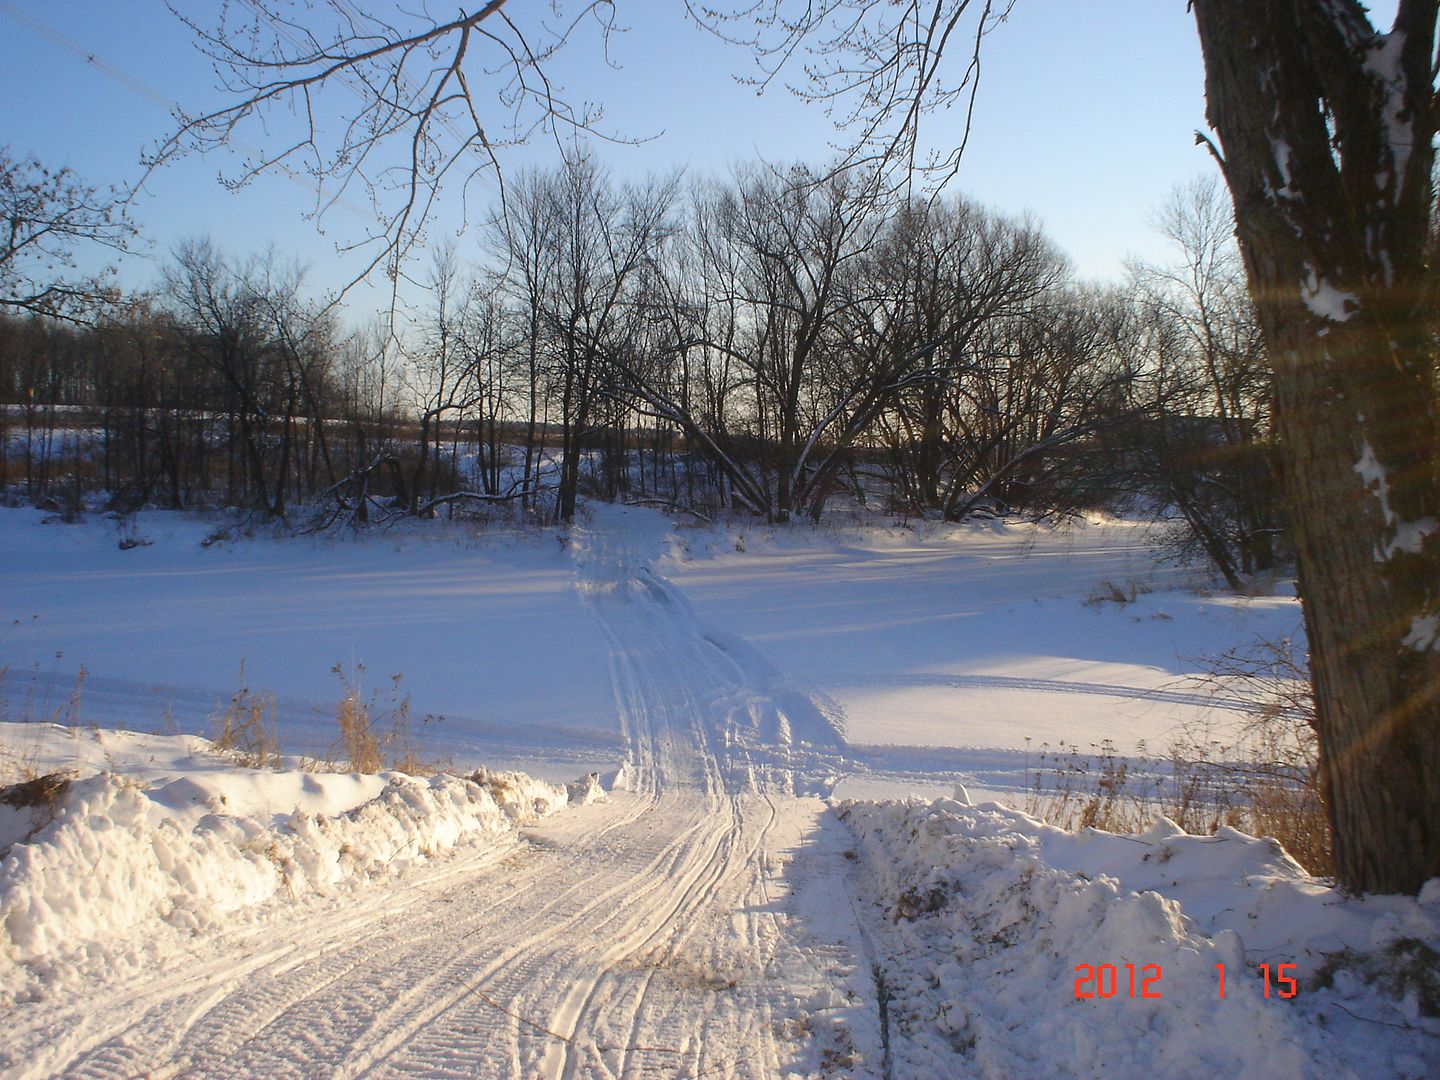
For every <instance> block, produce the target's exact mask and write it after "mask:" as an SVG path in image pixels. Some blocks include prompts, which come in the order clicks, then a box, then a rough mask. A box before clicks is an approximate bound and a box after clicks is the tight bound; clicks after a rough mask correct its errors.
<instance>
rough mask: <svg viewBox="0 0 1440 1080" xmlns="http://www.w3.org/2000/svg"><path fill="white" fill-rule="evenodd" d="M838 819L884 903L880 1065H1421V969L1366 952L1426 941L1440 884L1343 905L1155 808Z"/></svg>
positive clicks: (1279, 853) (1279, 865)
mask: <svg viewBox="0 0 1440 1080" xmlns="http://www.w3.org/2000/svg"><path fill="white" fill-rule="evenodd" d="M838 814H839V816H840V817H841V818H842V820H844V822H845V823H846V825H847V826H848V827H849V829H850V831H851V833H852V834H853V838H854V843H855V849H854V850H853V851H852V853H851V854H852V855H853V856H854V858H855V859H856V861H857V862H858V863H859V865H860V868H861V870H862V873H861V874H860V875H859V877H860V881H861V882H862V888H863V889H864V890H865V892H866V893H867V895H866V896H865V899H868V900H869V901H870V902H871V904H872V905H873V906H874V908H875V909H878V910H877V911H876V914H877V915H878V916H880V917H879V918H878V919H877V920H876V922H877V925H878V927H879V929H878V931H877V933H876V949H877V952H878V953H879V954H880V955H879V956H877V958H876V965H877V966H876V970H877V980H878V981H880V982H881V983H882V985H881V987H880V992H881V996H882V998H884V999H885V1000H887V1003H888V1017H889V1021H890V1027H891V1031H890V1047H891V1054H892V1058H893V1060H894V1065H895V1070H894V1072H895V1075H907V1076H908V1075H914V1076H919V1075H930V1076H937V1077H939V1076H959V1075H965V1076H974V1075H980V1076H993V1077H1014V1076H1042V1075H1067V1076H1096V1077H1099V1076H1108V1077H1116V1076H1150V1075H1157V1076H1171V1077H1215V1076H1286V1077H1302V1076H1305V1077H1308V1076H1400V1077H1411V1076H1415V1077H1419V1076H1426V1075H1435V1074H1434V1072H1433V1071H1431V1070H1433V1069H1434V1068H1435V1067H1436V1065H1437V1064H1440V1055H1437V1052H1436V1039H1437V1037H1440V1019H1437V1018H1436V1016H1435V1015H1434V1013H1433V1010H1434V1008H1435V1004H1436V1003H1435V1002H1434V1001H1432V1000H1427V997H1426V994H1427V989H1426V977H1427V976H1425V975H1424V974H1423V973H1422V972H1417V973H1416V974H1417V976H1418V977H1417V978H1416V979H1415V982H1414V984H1413V985H1409V986H1406V985H1400V984H1393V985H1392V986H1391V987H1390V990H1391V991H1392V992H1391V993H1388V994H1387V993H1381V992H1380V987H1379V985H1378V984H1377V983H1376V981H1375V980H1374V978H1373V975H1374V967H1375V965H1374V964H1373V963H1372V962H1371V961H1373V960H1374V959H1376V958H1379V960H1380V962H1381V963H1382V964H1385V965H1388V966H1389V967H1390V968H1391V969H1392V972H1398V971H1399V966H1400V962H1399V960H1398V959H1397V958H1398V957H1399V956H1401V955H1402V954H1403V953H1405V952H1406V950H1411V951H1412V952H1413V951H1416V950H1418V951H1420V952H1424V951H1425V950H1432V951H1431V952H1430V953H1429V955H1430V956H1432V957H1433V956H1434V955H1435V953H1434V952H1433V950H1435V949H1436V948H1437V947H1440V881H1437V882H1432V883H1431V885H1430V887H1429V888H1428V889H1427V891H1426V893H1425V894H1423V895H1422V897H1421V898H1420V900H1418V901H1416V900H1411V899H1407V898H1402V897H1376V898H1370V899H1363V900H1362V899H1358V898H1347V897H1343V896H1341V895H1340V894H1339V893H1337V892H1336V891H1335V890H1333V889H1330V888H1326V887H1325V886H1323V885H1321V884H1319V883H1317V882H1316V881H1315V880H1314V879H1313V878H1310V877H1309V876H1308V875H1306V874H1305V873H1304V871H1302V870H1301V869H1300V868H1299V866H1297V865H1296V864H1295V863H1294V861H1293V860H1291V859H1290V857H1289V856H1288V855H1286V854H1285V853H1284V851H1283V850H1282V849H1281V848H1280V846H1279V845H1278V844H1276V843H1275V842H1274V841H1273V840H1264V839H1255V838H1253V837H1249V836H1246V835H1244V834H1243V833H1240V832H1237V831H1235V830H1233V829H1222V830H1221V831H1220V832H1218V833H1217V834H1216V835H1215V836H1188V835H1185V834H1184V833H1182V832H1181V831H1180V830H1179V829H1178V828H1177V827H1175V826H1174V825H1173V824H1170V823H1169V822H1166V821H1164V820H1163V819H1162V820H1161V821H1159V822H1157V823H1156V825H1155V826H1154V827H1153V828H1151V829H1150V830H1149V831H1147V832H1145V833H1142V834H1139V835H1136V836H1118V835H1112V834H1108V833H1102V832H1099V831H1097V830H1093V829H1091V830H1084V831H1081V832H1078V833H1071V832H1065V831H1063V830H1060V829H1056V828H1052V827H1050V826H1047V825H1044V824H1042V823H1041V822H1038V821H1036V820H1034V819H1033V818H1030V817H1029V816H1027V815H1026V814H1023V813H1021V812H1019V811H1015V810H1010V809H1008V808H1006V807H1004V806H1002V805H1000V804H998V803H986V804H982V805H979V806H969V805H966V804H964V803H962V802H957V801H955V800H952V799H940V800H937V801H934V802H921V801H910V802H900V803H880V804H876V803H861V802H851V803H845V804H842V805H841V806H840V807H839V809H838ZM872 910H873V909H872ZM1262 964H1269V965H1270V976H1271V977H1270V983H1269V987H1268V993H1267V987H1266V982H1265V979H1264V969H1263V968H1262V967H1261V965H1262ZM1281 964H1284V965H1287V966H1286V968H1285V969H1284V972H1283V974H1284V975H1285V976H1286V977H1287V978H1295V979H1296V980H1297V981H1296V983H1295V985H1296V987H1297V988H1298V989H1297V992H1296V994H1295V995H1294V996H1287V997H1282V996H1281V991H1282V990H1284V989H1288V986H1289V984H1282V983H1280V982H1279V975H1280V974H1282V972H1281V971H1280V967H1279V966H1280V965H1281ZM1082 965H1089V974H1090V977H1089V978H1087V977H1086V976H1087V969H1086V968H1085V967H1083V966H1082ZM1102 965H1107V966H1108V969H1109V970H1108V971H1107V972H1106V977H1105V978H1104V979H1103V980H1102V982H1101V983H1100V984H1099V986H1098V987H1097V984H1096V982H1095V980H1094V975H1093V972H1094V971H1095V969H1098V968H1100V967H1101V966H1102ZM1127 965H1128V967H1127ZM1217 965H1220V966H1223V974H1224V977H1225V983H1224V990H1223V996H1222V992H1221V986H1220V977H1221V974H1222V971H1221V967H1218V966H1217ZM1347 968H1348V969H1349V970H1350V971H1351V973H1352V974H1353V975H1354V976H1355V977H1353V978H1350V977H1347V974H1346V971H1347ZM1362 971H1364V972H1365V977H1360V975H1361V972H1362ZM1132 972H1133V975H1134V980H1133V981H1132V979H1131V974H1132ZM1147 976H1153V977H1154V978H1153V982H1151V983H1149V985H1148V986H1147V985H1146V983H1145V979H1146V978H1147ZM1433 976H1434V973H1433V972H1432V973H1431V974H1430V976H1429V977H1431V978H1433ZM1147 989H1148V990H1149V991H1150V993H1149V994H1148V995H1147V994H1146V993H1145V991H1146V990H1147ZM1432 989H1433V988H1432ZM1097 990H1098V991H1099V992H1097ZM1427 1012H1428V1013H1430V1015H1426V1014H1427Z"/></svg>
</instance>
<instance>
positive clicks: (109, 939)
mask: <svg viewBox="0 0 1440 1080" xmlns="http://www.w3.org/2000/svg"><path fill="white" fill-rule="evenodd" d="M214 531H215V526H214V525H213V523H205V522H201V521H198V520H191V519H186V518H180V517H176V516H171V515H161V514H154V515H142V516H141V517H140V518H139V519H138V521H137V523H136V525H135V526H134V528H133V530H131V531H128V532H126V533H124V534H121V533H119V532H117V529H116V527H115V526H113V525H111V524H109V523H106V522H104V521H103V520H101V519H92V520H91V521H90V522H88V523H86V524H83V525H79V526H66V525H62V524H59V523H44V522H43V521H42V515H40V514H38V513H36V512H33V511H28V510H6V511H3V512H0V557H3V560H4V563H5V574H4V585H3V591H0V616H3V620H4V627H5V629H4V630H3V631H0V667H6V668H8V671H7V674H6V676H5V678H4V680H3V682H0V694H3V697H0V701H3V706H4V709H5V715H4V716H3V717H0V720H4V721H7V722H6V723H4V724H3V726H0V747H3V752H4V755H5V756H4V757H3V759H0V781H8V780H12V779H21V778H24V777H27V776H31V775H38V774H40V773H42V772H48V771H50V770H52V769H54V768H57V767H58V768H64V769H67V770H69V771H70V772H71V773H72V774H73V776H74V779H73V780H72V781H71V783H70V785H69V786H68V788H65V789H62V790H60V791H57V792H54V793H53V794H52V795H50V796H49V797H48V801H45V802H43V804H42V805H39V806H25V807H8V806H0V814H3V816H0V847H3V846H7V845H8V846H9V853H8V854H7V855H6V856H5V857H4V860H3V862H0V926H3V927H4V934H5V937H4V938H3V939H0V943H3V945H4V950H5V951H4V954H3V956H0V974H3V975H4V982H5V986H6V993H5V995H4V1005H3V1008H4V1010H5V1015H6V1019H7V1033H6V1035H5V1036H4V1037H3V1038H0V1069H3V1070H4V1071H5V1072H6V1073H7V1074H9V1073H13V1074H15V1075H54V1074H61V1073H86V1074H90V1075H117V1076H118V1075H134V1074H137V1073H144V1072H150V1071H157V1072H158V1071H163V1072H167V1073H168V1072H177V1071H178V1072H186V1071H189V1072H193V1073H197V1074H205V1075H265V1076H277V1075H316V1074H324V1075H357V1074H375V1075H386V1076H389V1075H402V1074H410V1075H413V1074H422V1075H438V1074H443V1075H457V1076H479V1075H484V1076H491V1075H495V1076H517V1077H518V1076H524V1077H530V1076H585V1077H589V1076H616V1077H620V1076H642V1075H665V1076H687V1077H689V1076H694V1077H699V1076H707V1077H709V1076H735V1077H740V1076H744V1077H750V1076H754V1077H762V1076H763V1077H769V1076H825V1077H842V1076H843V1077H860V1076H864V1077H887V1078H903V1077H929V1076H956V1077H960V1076H987V1077H1016V1076H1030V1075H1035V1076H1040V1075H1073V1076H1086V1077H1090V1076H1094V1077H1099V1076H1106V1077H1132V1076H1133V1077H1141V1076H1152V1075H1157V1076H1158V1075H1163V1076H1178V1077H1197V1078H1198V1077H1214V1076H1221V1075H1237V1076H1238V1075H1265V1076H1267V1077H1268V1076H1280V1077H1290V1076H1294V1077H1305V1076H1325V1077H1327V1078H1328V1077H1331V1076H1355V1077H1371V1076H1397V1077H1407V1078H1408V1077H1422V1076H1427V1075H1434V1073H1435V1072H1436V1070H1437V1069H1440V1022H1437V1020H1436V1019H1435V1016H1434V1011H1435V1009H1436V1008H1437V991H1436V988H1435V986H1434V983H1433V979H1434V975H1433V972H1434V963H1435V959H1434V958H1435V950H1437V949H1440V885H1437V884H1436V883H1432V885H1431V887H1430V888H1429V889H1427V891H1426V892H1425V893H1424V894H1422V896H1421V898H1420V899H1419V900H1418V901H1417V900H1408V899H1398V898H1380V899H1373V900H1368V901H1359V900H1355V899H1350V898H1345V897H1343V896H1340V895H1339V894H1337V893H1336V892H1334V891H1333V890H1331V889H1329V888H1327V887H1326V886H1325V885H1324V883H1322V882H1316V881H1314V880H1313V879H1311V878H1309V877H1308V876H1307V875H1306V874H1304V872H1303V871H1302V870H1300V868H1299V867H1298V866H1297V865H1296V864H1295V863H1294V862H1293V861H1291V860H1290V859H1289V858H1288V857H1287V856H1286V855H1285V854H1284V853H1283V852H1282V851H1281V850H1279V849H1278V847H1277V846H1276V845H1275V844H1274V843H1273V842H1269V841H1264V840H1256V839H1253V838H1250V837H1246V836H1244V835H1243V834H1240V833H1237V832H1234V831H1233V830H1222V831H1221V832H1220V833H1218V834H1216V835H1215V836H1213V837H1210V836H1207V837H1186V836H1183V835H1180V834H1179V832H1178V830H1176V829H1175V828H1174V827H1173V826H1170V825H1168V824H1167V823H1164V822H1161V823H1158V824H1157V825H1156V826H1155V827H1154V828H1152V829H1150V830H1149V831H1147V832H1145V833H1141V834H1138V835H1135V836H1129V837H1113V836H1110V835H1108V834H1101V833H1096V832H1094V831H1093V830H1090V831H1086V832H1082V833H1079V834H1073V833H1066V832H1063V831H1061V830H1058V829H1053V828H1050V827H1048V826H1045V825H1042V824H1040V823H1038V822H1036V821H1034V820H1033V819H1031V818H1029V817H1027V816H1026V815H1024V814H1023V813H1020V812H1018V810H1017V809H1016V807H1018V806H1019V805H1021V803H1022V798H1023V794H1024V788H1025V783H1026V769H1027V765H1028V766H1029V767H1030V768H1032V769H1033V767H1034V765H1035V758H1036V755H1037V754H1038V751H1039V748H1040V746H1041V745H1042V744H1047V743H1048V744H1050V745H1051V746H1055V745H1056V744H1058V743H1059V742H1060V741H1062V740H1063V741H1065V742H1068V743H1074V744H1079V745H1080V746H1082V747H1085V746H1088V745H1089V744H1092V743H1099V742H1100V741H1102V740H1107V739H1108V740H1112V741H1113V742H1114V743H1115V744H1116V745H1117V747H1118V748H1119V750H1120V751H1121V752H1122V753H1125V752H1129V751H1132V750H1133V749H1134V746H1135V744H1136V743H1137V742H1140V741H1144V742H1145V743H1146V744H1147V746H1149V747H1150V748H1151V749H1152V750H1158V751H1163V749H1164V746H1165V743H1166V740H1167V738H1169V737H1170V735H1171V734H1172V733H1173V732H1174V731H1176V730H1177V728H1179V727H1181V726H1183V725H1196V724H1206V723H1208V724H1212V725H1217V726H1223V725H1226V724H1232V723H1234V722H1236V721H1237V720H1238V719H1239V718H1240V716H1241V713H1240V712H1239V711H1238V709H1239V705H1238V701H1237V700H1233V699H1228V698H1226V697H1225V696H1224V695H1223V694H1222V695H1220V696H1218V697H1217V696H1216V695H1215V694H1214V693H1208V692H1204V691H1203V688H1202V687H1201V686H1200V684H1199V682H1198V681H1197V680H1196V678H1195V674H1196V672H1197V671H1198V670H1199V658H1201V657H1204V656H1206V655H1214V654H1217V653H1220V652H1223V651H1225V650H1227V649H1232V648H1236V647H1245V646H1248V645H1249V644H1250V643H1251V642H1252V641H1253V640H1255V639H1256V638H1271V639H1274V638H1279V637H1283V636H1287V635H1293V634H1296V633H1297V632H1298V623H1299V612H1298V608H1297V606H1296V604H1295V602H1294V600H1293V598H1290V597H1287V596H1284V595H1277V596H1262V597H1257V598H1238V599H1237V598H1235V597H1230V596H1226V595H1223V594H1219V593H1208V592H1205V591H1197V590H1196V589H1195V587H1194V586H1195V584H1196V582H1195V581H1194V580H1193V578H1192V577H1191V575H1189V574H1187V573H1185V572H1182V571H1180V570H1177V569H1175V568H1173V567H1162V566H1157V565H1156V563H1155V559H1154V556H1153V554H1152V553H1151V551H1150V549H1149V546H1148V541H1149V536H1148V532H1147V530H1146V529H1145V528H1143V527H1139V526H1134V525H1129V524H1126V523H1120V522H1110V523H1092V524H1089V525H1077V526H1075V527H1072V528H1070V529H1068V530H1064V531H1053V530H1048V529H1035V528H1031V527H1029V526H1007V525H1003V524H1000V523H984V524H976V525H971V526H965V527H956V528H949V527H938V526H934V525H920V526H917V527H914V528H908V527H899V526H895V525H891V524H871V525H864V526H859V525H857V526H853V527H844V528H827V529H822V530H813V529H809V528H807V527H796V528H793V529H789V530H783V529H771V528H749V527H746V528H742V527H738V526H735V527H729V528H712V527H705V528H698V527H690V526H684V527H676V526H675V525H673V524H672V523H671V522H669V521H667V520H666V519H664V518H662V517H661V516H660V515H658V514H656V513H654V512H650V511H642V510H633V509H632V510H626V509H623V508H613V507H603V506H596V507H591V508H588V510H587V514H586V520H585V521H584V523H583V524H579V525H577V526H576V527H575V528H573V529H572V530H569V531H568V532H565V533H555V532H536V533H511V532H499V531H496V532H488V533H487V532H481V533H467V532H465V531H463V530H460V529H458V528H449V527H440V526H437V527H435V528H433V529H431V530H427V531H421V532H403V533H401V532H396V533H391V534H384V533H374V534H371V535H367V536H363V537H361V538H360V539H358V540H355V541H352V540H349V539H344V540H340V539H336V540H316V539H275V538H270V537H252V538H243V537H235V536H231V537H227V538H224V539H221V540H220V541H219V542H212V543H209V544H208V545H207V544H202V541H204V540H206V539H207V538H209V537H210V536H211V535H212V534H213V533H214ZM125 536H133V537H137V538H140V539H143V540H148V541H150V543H148V544H142V545H140V546H134V547H130V548H128V549H126V550H122V549H121V548H120V547H119V540H121V539H123V538H124V537H125ZM1117 591H1118V593H1119V594H1120V596H1122V597H1123V599H1124V602H1117V600H1114V599H1104V597H1108V596H1111V595H1113V594H1115V593H1116V592H1117ZM1277 592H1283V589H1277ZM242 660H243V662H244V664H245V683H246V685H247V686H248V687H249V688H250V690H252V691H256V692H269V693H272V694H274V695H275V698H276V711H275V714H276V716H277V717H278V727H279V739H280V744H281V750H282V751H283V752H284V753H285V754H287V755H289V757H287V758H286V759H285V760H284V761H283V762H281V763H280V764H281V766H282V767H281V768H278V769H277V768H270V769H262V770H256V769H252V768H243V767H240V766H239V765H237V764H236V763H235V761H234V760H233V759H231V758H227V757H225V756H224V755H221V754H218V753H217V752H216V751H215V750H214V749H213V748H212V747H211V746H210V745H209V744H208V743H207V742H205V741H204V740H201V739H197V738H194V737H193V735H194V734H206V733H212V732H213V726H214V721H213V719H212V717H213V716H214V715H215V714H216V713H217V712H218V711H219V710H220V709H221V708H223V706H224V704H225V703H226V702H227V701H228V700H229V698H230V696H231V695H232V694H233V693H234V692H235V691H236V690H237V689H238V687H239V665H240V663H241V661H242ZM359 663H363V664H364V665H365V673H364V680H365V686H364V692H365V694H367V695H368V694H370V693H371V692H372V691H378V694H379V700H380V701H381V702H382V703H383V702H384V701H385V700H388V699H389V696H390V676H392V675H395V674H400V675H402V679H401V681H400V684H399V691H398V693H399V694H401V695H404V694H408V695H410V699H411V705H410V709H411V711H410V717H411V721H410V726H411V733H412V735H413V737H414V739H415V743H416V748H417V751H418V754H419V756H420V757H421V758H428V759H432V760H433V759H444V760H448V761H449V762H450V763H451V764H452V765H453V768H454V771H455V772H456V773H469V772H470V771H471V770H472V769H474V768H476V767H478V766H481V765H486V766H489V767H491V768H492V769H493V768H503V769H514V768H520V769H523V770H524V771H525V772H526V773H529V774H532V775H533V776H534V777H539V778H540V779H532V778H530V777H527V776H521V775H518V774H513V773H512V774H504V775H497V774H494V773H481V774H478V775H476V776H474V777H471V778H469V779H467V778H465V777H464V776H459V775H439V776H436V777H433V778H421V779H415V778H411V777H407V776H404V775H402V774H398V773H383V774H380V775H371V776H357V775H352V774H349V773H338V772H314V771H309V770H306V769H304V768H302V767H301V766H302V764H303V762H301V760H300V758H299V756H300V755H305V756H307V757H321V758H323V757H326V756H327V755H328V756H331V757H334V756H335V752H334V745H333V744H334V742H335V740H336V737H337V736H336V723H335V719H334V715H335V708H336V703H337V701H339V699H340V698H341V696H342V694H343V693H344V687H343V686H342V685H341V683H340V681H339V680H337V678H336V676H335V675H334V674H333V673H332V671H331V668H332V667H333V666H334V665H336V664H341V665H345V666H347V667H348V666H351V665H355V664H359ZM82 665H83V667H84V669H85V677H84V680H83V684H82V685H81V686H80V687H79V691H78V693H75V684H76V676H77V671H78V669H79V668H80V667H81V666H82ZM427 715H428V716H429V717H431V718H430V719H429V720H426V719H425V717H426V716H427ZM52 718H53V719H54V720H55V721H57V723H56V724H51V723H49V721H50V720H51V719H52ZM112 728H127V729H131V731H132V732H149V733H151V734H145V735H141V734H134V733H125V732H118V731H112V730H110V729H112ZM167 732H169V734H167ZM180 733H192V734H191V735H186V734H180ZM591 772H595V773H599V774H600V775H601V779H602V782H603V784H604V785H605V786H606V787H608V788H609V789H610V791H609V794H608V795H602V792H601V790H600V789H599V788H598V787H597V786H596V784H595V783H593V782H589V781H586V782H581V783H578V784H575V785H572V787H571V789H570V790H569V791H568V792H567V790H566V789H565V788H564V787H561V786H556V785H557V782H563V781H575V780H576V779H577V778H579V777H581V776H583V775H584V774H587V773H591ZM97 774H98V775H97ZM957 783H959V784H961V785H963V788H964V789H968V791H967V790H956V788H955V785H956V784H957ZM909 792H915V793H916V794H918V795H919V796H921V797H920V798H918V799H912V800H910V801H901V802H889V803H875V802H868V801H854V800H856V799H868V798H872V797H877V796H886V797H893V796H903V795H905V794H907V793H909ZM952 793H953V794H954V795H955V796H956V797H954V798H951V797H949V796H951V795H952ZM992 797H998V798H1000V799H1001V800H1003V801H1002V802H989V801H987V800H989V799H991V798H992ZM1007 804H1008V805H1007ZM1087 965H1088V968H1089V975H1088V976H1087V975H1086V974H1085V970H1084V969H1085V966H1087ZM1260 965H1268V967H1266V968H1261V966H1260ZM1427 965H1428V966H1427ZM1427 971H1428V972H1429V973H1430V974H1428V975H1427V974H1426V972H1427ZM1292 978H1293V979H1295V980H1296V981H1295V982H1294V983H1290V982H1288V981H1281V980H1282V979H1283V980H1289V979H1292ZM1265 979H1269V980H1270V981H1269V982H1268V983H1267V982H1265V981H1264V980H1265ZM1427 979H1430V980H1432V981H1431V982H1427V981H1426V980H1427ZM1147 980H1148V981H1147ZM1222 980H1226V981H1224V982H1222ZM1291 987H1295V988H1296V991H1297V992H1296V993H1295V994H1294V995H1291V994H1290V993H1288V991H1289V990H1290V988H1291Z"/></svg>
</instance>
